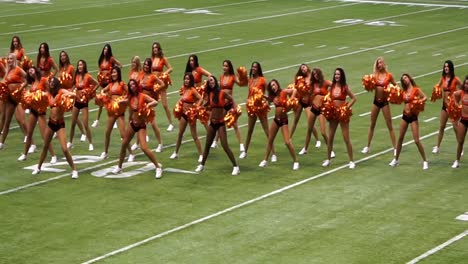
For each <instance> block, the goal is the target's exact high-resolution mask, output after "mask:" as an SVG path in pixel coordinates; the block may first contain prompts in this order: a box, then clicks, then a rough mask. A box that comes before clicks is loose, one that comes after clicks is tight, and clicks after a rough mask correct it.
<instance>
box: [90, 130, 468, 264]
mask: <svg viewBox="0 0 468 264" xmlns="http://www.w3.org/2000/svg"><path fill="white" fill-rule="evenodd" d="M448 129H449V128H446V129H445V130H448ZM438 133H439V131H436V132H432V133H430V134H428V135H425V136H423V137H421V138H420V139H425V138H428V137H431V136H434V135H437V134H438ZM413 142H414V140H411V141H408V142H406V143H404V144H403V146H406V145H409V144H411V143H413ZM387 152H393V148H389V149H386V150H383V151H381V152H378V153H375V154H373V155H370V156H367V157H365V158H362V159H360V160H358V161H355V163H356V164H358V163H362V162H364V161H367V160H370V159H372V158H375V157H378V156H380V155H383V154H385V153H387ZM348 166H349V165H348V164H345V165H341V166H339V167H336V168H334V169H331V170H328V171H325V172H322V173H320V174H318V175H315V176H311V177H309V178H307V179H304V180H301V181H298V182H295V183H293V184H290V185H287V186H285V187H283V188H280V189H277V190H275V191H272V192H270V193H267V194H264V195H261V196H258V197H256V198H254V199H252V200H248V201H245V202H243V203H240V204H237V205H234V206H231V207H229V208H226V209H224V210H221V211H218V212H216V213H214V214H211V215H208V216H205V217H202V218H199V219H197V220H194V221H192V222H189V223H187V224H184V225H181V226H178V227H175V228H173V229H170V230H167V231H164V232H162V233H159V234H157V235H154V236H151V237H148V238H146V239H143V240H141V241H138V242H136V243H133V244H130V245H128V246H125V247H122V248H120V249H117V250H114V251H112V252H109V253H107V254H104V255H101V256H99V257H96V258H94V259H91V260H88V261H86V262H83V263H82V264H90V263H94V262H97V261H100V260H103V259H105V258H108V257H111V256H114V255H117V254H119V253H122V252H125V251H128V250H130V249H132V248H135V247H138V246H141V245H143V244H146V243H148V242H151V241H153V240H156V239H158V238H161V237H164V236H167V235H170V234H172V233H175V232H177V231H180V230H183V229H186V228H188V227H191V226H194V225H196V224H199V223H202V222H205V221H208V220H210V219H212V218H215V217H218V216H220V215H224V214H226V213H229V212H231V211H234V210H236V209H239V208H241V207H244V206H246V205H250V204H253V203H255V202H258V201H261V200H264V199H266V198H269V197H271V196H273V195H276V194H279V193H282V192H284V191H287V190H289V189H292V188H295V187H297V186H300V185H303V184H305V183H308V182H310V181H313V180H316V179H319V178H321V177H323V176H327V175H329V174H332V173H334V172H336V171H339V170H342V169H345V168H348ZM465 235H466V234H465Z"/></svg>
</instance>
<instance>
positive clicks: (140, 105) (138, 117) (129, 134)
mask: <svg viewBox="0 0 468 264" xmlns="http://www.w3.org/2000/svg"><path fill="white" fill-rule="evenodd" d="M128 93H129V97H128V100H127V102H128V105H129V107H130V110H131V115H130V122H129V125H128V126H127V129H126V131H125V134H124V137H123V141H122V146H121V148H120V157H119V163H118V165H117V167H115V168H114V169H113V170H112V173H114V174H118V173H122V164H123V161H124V158H125V155H126V150H127V149H128V146H129V144H130V141H131V140H132V138H133V136H134V135H135V134H137V137H138V139H139V141H140V148H141V150H142V151H143V153H145V155H146V156H147V157H148V158H149V159H150V160H151V162H152V163H153V164H154V166H155V167H156V175H155V177H156V179H160V178H161V177H162V166H161V164H160V163H158V160H157V159H156V156H155V155H154V154H153V152H151V149H149V147H148V144H147V143H146V140H145V138H146V123H147V122H148V120H147V116H146V115H144V114H142V111H143V110H144V109H150V108H152V107H154V106H156V105H157V104H158V102H157V101H156V100H154V99H153V98H151V97H150V96H148V95H146V94H144V93H141V92H140V88H139V85H138V82H137V81H136V80H135V79H130V81H129V82H128Z"/></svg>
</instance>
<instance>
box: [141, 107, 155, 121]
mask: <svg viewBox="0 0 468 264" xmlns="http://www.w3.org/2000/svg"><path fill="white" fill-rule="evenodd" d="M138 115H139V116H143V117H144V118H145V120H146V123H151V122H153V121H154V118H155V117H156V111H154V108H152V107H148V105H147V104H145V105H144V106H143V107H142V108H141V109H139V110H138Z"/></svg>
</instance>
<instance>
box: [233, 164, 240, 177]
mask: <svg viewBox="0 0 468 264" xmlns="http://www.w3.org/2000/svg"><path fill="white" fill-rule="evenodd" d="M239 173H240V169H239V166H234V167H232V173H231V175H232V176H236V175H239Z"/></svg>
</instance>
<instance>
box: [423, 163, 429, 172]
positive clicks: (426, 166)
mask: <svg viewBox="0 0 468 264" xmlns="http://www.w3.org/2000/svg"><path fill="white" fill-rule="evenodd" d="M427 169H429V164H428V163H427V161H424V162H423V170H427Z"/></svg>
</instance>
